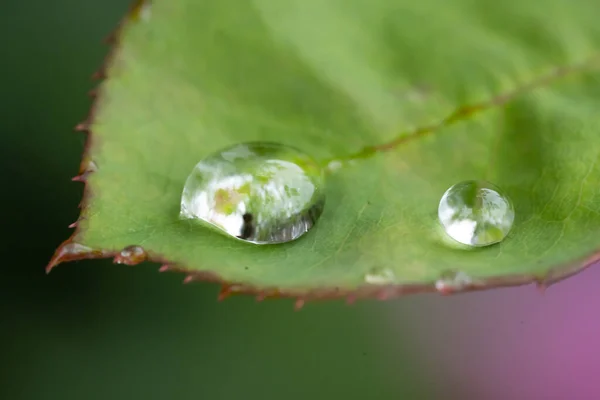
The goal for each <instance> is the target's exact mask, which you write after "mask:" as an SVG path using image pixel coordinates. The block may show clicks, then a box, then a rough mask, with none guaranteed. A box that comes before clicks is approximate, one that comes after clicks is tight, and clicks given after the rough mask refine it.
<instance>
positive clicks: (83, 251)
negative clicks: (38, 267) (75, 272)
mask: <svg viewBox="0 0 600 400" xmlns="http://www.w3.org/2000/svg"><path fill="white" fill-rule="evenodd" d="M103 256H105V252H103V251H95V250H93V249H91V248H89V247H87V246H83V245H81V244H79V243H76V242H73V241H71V239H69V240H67V241H65V242H63V243H62V244H61V245H60V246H59V247H58V249H56V251H55V252H54V255H53V256H52V258H51V259H50V262H49V263H48V265H47V266H46V273H47V274H49V273H50V271H52V269H54V267H56V266H57V265H58V264H62V263H64V262H68V261H77V260H83V259H85V258H100V257H103Z"/></svg>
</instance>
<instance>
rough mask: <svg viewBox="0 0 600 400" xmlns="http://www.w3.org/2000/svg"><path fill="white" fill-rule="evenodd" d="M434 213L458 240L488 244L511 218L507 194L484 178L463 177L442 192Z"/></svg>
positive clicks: (505, 230)
mask: <svg viewBox="0 0 600 400" xmlns="http://www.w3.org/2000/svg"><path fill="white" fill-rule="evenodd" d="M438 217H439V219H440V222H441V224H442V227H443V228H444V230H445V232H446V233H447V234H448V236H450V237H451V238H452V239H454V240H456V241H457V242H459V243H463V244H466V245H470V246H477V247H479V246H489V245H491V244H494V243H498V242H501V241H502V240H504V238H505V237H506V235H508V232H509V231H510V229H511V227H512V225H513V221H514V219H515V210H514V207H513V204H512V201H511V200H510V198H509V197H508V196H507V195H506V193H504V192H503V191H502V190H501V189H500V188H498V187H497V186H495V185H493V184H491V183H489V182H485V181H464V182H460V183H457V184H456V185H454V186H452V187H450V188H449V189H448V190H447V191H446V193H444V195H443V196H442V199H441V200H440V204H439V207H438Z"/></svg>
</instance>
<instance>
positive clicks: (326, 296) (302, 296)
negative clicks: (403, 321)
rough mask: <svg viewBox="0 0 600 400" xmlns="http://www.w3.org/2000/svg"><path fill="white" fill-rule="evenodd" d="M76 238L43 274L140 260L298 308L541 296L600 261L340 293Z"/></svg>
mask: <svg viewBox="0 0 600 400" xmlns="http://www.w3.org/2000/svg"><path fill="white" fill-rule="evenodd" d="M74 237H75V234H73V236H72V237H71V238H69V239H67V240H66V241H65V242H63V244H61V245H60V247H59V248H58V249H57V250H56V252H55V253H54V256H53V257H52V259H51V260H50V263H49V264H48V266H47V267H46V272H47V273H50V271H51V270H52V269H53V268H54V267H56V266H57V265H58V264H61V263H63V262H68V261H80V260H85V259H110V258H112V259H113V262H114V263H115V264H125V265H138V264H140V263H143V262H154V263H159V264H161V267H160V268H159V272H177V273H183V274H185V275H186V276H185V278H184V279H183V283H191V282H210V283H217V284H220V285H221V291H220V292H219V296H218V300H220V301H221V300H224V299H226V298H227V297H229V296H231V295H236V294H243V295H253V296H255V297H256V300H257V301H263V300H265V299H270V298H295V299H296V302H295V308H296V309H300V308H302V307H303V306H304V303H305V302H307V301H313V300H333V299H346V302H347V303H349V304H350V303H353V302H354V301H356V300H359V299H377V300H389V299H393V298H398V297H401V296H405V295H410V294H419V293H439V294H441V295H451V294H459V293H466V292H474V291H481V290H488V289H495V288H502V287H511V286H522V285H528V284H536V286H537V287H538V289H539V290H540V291H542V292H544V291H545V290H546V289H547V288H549V287H550V286H551V285H553V284H555V283H557V282H560V281H562V280H564V279H566V278H569V277H571V276H573V275H576V274H578V273H579V272H581V271H583V270H585V269H586V268H588V267H590V266H591V265H593V264H594V263H596V262H598V261H600V251H595V252H593V253H592V254H590V255H588V256H587V257H584V258H582V259H580V260H578V261H577V262H573V263H569V264H563V265H559V266H556V267H553V268H551V269H550V270H549V271H548V272H547V273H546V274H544V275H534V274H514V275H504V276H493V277H487V278H469V279H467V280H461V279H455V280H452V279H451V278H450V279H448V280H438V281H435V282H426V283H410V282H409V283H406V284H390V285H377V284H373V285H363V286H360V287H358V288H356V289H342V288H339V287H320V288H313V289H306V288H286V289H282V288H276V287H260V286H254V285H249V284H247V283H243V282H228V281H226V280H225V279H223V278H222V277H221V276H220V275H219V274H217V273H215V272H212V271H195V270H189V269H186V268H185V267H183V266H180V265H177V264H173V263H171V262H169V261H168V260H167V259H166V258H164V257H163V256H161V255H159V254H154V253H152V252H146V251H145V250H144V249H143V248H142V247H141V246H136V245H132V246H127V247H126V248H124V249H123V250H121V251H107V250H96V249H91V248H89V247H86V246H83V245H81V244H79V243H77V242H75V241H73V238H74Z"/></svg>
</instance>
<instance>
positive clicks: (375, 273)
mask: <svg viewBox="0 0 600 400" xmlns="http://www.w3.org/2000/svg"><path fill="white" fill-rule="evenodd" d="M395 281H396V274H394V271H392V270H391V269H389V268H372V269H371V270H370V271H369V272H368V273H367V274H366V275H365V282H366V283H368V284H370V285H390V284H392V283H394V282H395Z"/></svg>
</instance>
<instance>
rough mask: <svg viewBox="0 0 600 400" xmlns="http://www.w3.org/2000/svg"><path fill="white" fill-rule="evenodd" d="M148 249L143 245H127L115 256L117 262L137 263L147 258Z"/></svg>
mask: <svg viewBox="0 0 600 400" xmlns="http://www.w3.org/2000/svg"><path fill="white" fill-rule="evenodd" d="M146 257H147V254H146V251H145V250H144V249H143V248H142V247H141V246H135V245H133V246H127V247H125V248H124V249H123V250H121V251H120V252H119V253H118V254H117V255H116V256H115V258H114V260H113V262H114V263H115V264H125V265H136V264H139V263H141V262H143V261H145V260H146Z"/></svg>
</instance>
